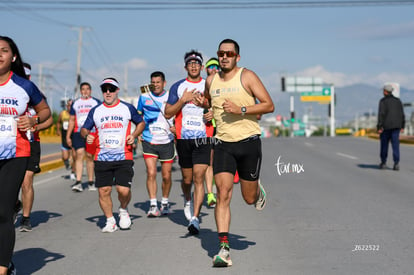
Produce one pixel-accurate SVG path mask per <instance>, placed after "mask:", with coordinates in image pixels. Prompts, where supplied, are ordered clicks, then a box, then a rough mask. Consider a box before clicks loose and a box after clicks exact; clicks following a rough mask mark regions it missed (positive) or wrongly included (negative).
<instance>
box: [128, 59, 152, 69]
mask: <svg viewBox="0 0 414 275" xmlns="http://www.w3.org/2000/svg"><path fill="white" fill-rule="evenodd" d="M126 65H127V66H128V68H130V69H133V70H141V69H145V68H147V67H148V63H147V61H146V60H143V59H139V58H133V59H131V60H129V61H128V62H127V63H126Z"/></svg>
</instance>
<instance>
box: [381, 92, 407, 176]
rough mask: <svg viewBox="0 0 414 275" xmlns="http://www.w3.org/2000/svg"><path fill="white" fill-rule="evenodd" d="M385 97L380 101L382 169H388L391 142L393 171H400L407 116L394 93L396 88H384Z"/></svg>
mask: <svg viewBox="0 0 414 275" xmlns="http://www.w3.org/2000/svg"><path fill="white" fill-rule="evenodd" d="M382 90H383V94H384V97H383V98H381V100H380V101H379V106H378V123H377V130H378V134H379V135H380V158H381V163H380V165H379V168H380V169H385V168H386V167H387V157H388V144H389V143H390V141H391V147H392V158H393V160H394V166H393V169H394V170H395V171H398V170H400V132H401V133H402V132H403V131H404V127H405V115H404V108H403V104H402V102H401V100H400V99H399V98H397V97H395V96H394V95H393V94H392V92H393V91H394V88H393V86H392V85H390V84H387V85H384V87H383V89H382Z"/></svg>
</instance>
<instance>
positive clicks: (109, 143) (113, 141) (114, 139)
mask: <svg viewBox="0 0 414 275" xmlns="http://www.w3.org/2000/svg"><path fill="white" fill-rule="evenodd" d="M103 145H104V148H109V149H115V148H120V147H122V146H123V138H122V136H121V135H104V137H103Z"/></svg>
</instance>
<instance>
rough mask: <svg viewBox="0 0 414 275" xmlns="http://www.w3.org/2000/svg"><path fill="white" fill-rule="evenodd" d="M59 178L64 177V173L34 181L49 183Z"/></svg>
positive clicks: (36, 182) (34, 183)
mask: <svg viewBox="0 0 414 275" xmlns="http://www.w3.org/2000/svg"><path fill="white" fill-rule="evenodd" d="M59 178H62V175H57V176H54V177H51V178H47V179H44V180H39V181H34V182H33V185H41V184H45V183H48V182H50V181H54V180H56V179H59Z"/></svg>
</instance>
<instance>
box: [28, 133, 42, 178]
mask: <svg viewBox="0 0 414 275" xmlns="http://www.w3.org/2000/svg"><path fill="white" fill-rule="evenodd" d="M26 170H27V171H32V172H33V173H35V174H36V173H39V172H40V142H39V141H32V142H30V157H29V161H28V163H27V168H26Z"/></svg>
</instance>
